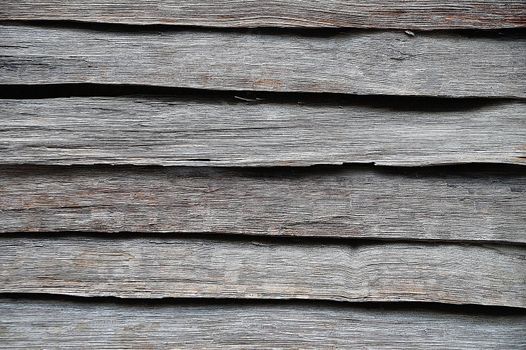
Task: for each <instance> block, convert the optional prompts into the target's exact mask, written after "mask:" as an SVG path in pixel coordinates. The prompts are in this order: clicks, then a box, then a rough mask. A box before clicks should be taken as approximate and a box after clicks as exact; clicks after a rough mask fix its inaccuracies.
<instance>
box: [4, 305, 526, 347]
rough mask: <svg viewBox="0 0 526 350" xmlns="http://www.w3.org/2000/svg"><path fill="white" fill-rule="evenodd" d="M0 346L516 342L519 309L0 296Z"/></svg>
mask: <svg viewBox="0 0 526 350" xmlns="http://www.w3.org/2000/svg"><path fill="white" fill-rule="evenodd" d="M0 313H1V315H2V317H1V318H0V329H2V332H1V333H0V348H9V349H33V348H39V349H42V348H60V349H101V348H104V349H109V348H111V349H149V348H154V349H174V348H176V349H182V348H190V349H224V348H234V349H246V348H250V349H269V348H272V349H283V348H288V349H298V348H301V349H320V348H338V349H356V348H360V349H362V348H374V349H404V350H405V349H430V348H434V349H436V348H444V349H446V348H447V349H463V350H464V349H476V350H480V349H522V348H524V346H526V341H525V339H526V317H525V316H524V315H523V314H508V315H496V314H495V313H491V314H488V313H482V314H479V315H475V314H473V313H465V314H463V313H459V312H458V311H456V310H450V311H449V310H448V311H444V310H438V309H422V308H420V309H417V310H407V309H403V308H397V307H384V308H365V307H359V306H356V305H352V306H344V305H338V306H334V305H320V306H316V305H302V304H292V305H288V304H283V305H280V304H277V305H276V304H270V305H258V304H242V305H235V304H226V305H224V304H208V305H207V304H204V305H192V304H184V303H183V304H182V305H181V304H172V305H170V304H160V305H156V304H150V303H149V304H126V303H125V304H120V303H97V302H89V301H83V302H81V303H75V302H71V301H53V300H44V301H40V300H37V301H31V300H14V299H8V298H5V299H2V300H1V301H0Z"/></svg>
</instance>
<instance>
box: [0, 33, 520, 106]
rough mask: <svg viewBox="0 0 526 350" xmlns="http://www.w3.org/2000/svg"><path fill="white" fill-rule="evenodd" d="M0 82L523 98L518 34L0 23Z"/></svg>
mask: <svg viewBox="0 0 526 350" xmlns="http://www.w3.org/2000/svg"><path fill="white" fill-rule="evenodd" d="M0 46H2V55H1V56H0V84H61V83H101V84H137V85H153V86H167V87H181V88H198V89H217V90H258V91H280V92H287V91H289V92H290V91H295V92H330V93H345V94H360V95H368V94H380V95H383V94H386V95H410V96H413V95H420V96H443V97H474V96H478V97H511V98H524V97H526V58H525V57H526V42H525V39H524V35H523V34H520V33H519V34H517V35H516V36H499V35H498V34H488V35H480V36H467V35H459V34H458V33H456V34H455V33H453V34H447V33H431V34H419V35H416V36H411V35H407V34H405V33H404V32H403V31H399V32H389V31H387V32H385V31H353V32H345V33H338V34H335V35H329V36H318V35H310V36H309V35H302V34H298V33H296V34H295V33H286V34H272V33H249V32H237V31H208V30H197V31H196V30H186V29H183V30H175V31H168V30H164V31H159V30H155V29H145V30H143V31H142V30H139V31H129V30H126V28H125V29H115V30H109V31H108V30H104V29H102V30H92V29H87V28H68V27H56V28H53V27H33V26H27V25H20V26H10V25H1V26H0Z"/></svg>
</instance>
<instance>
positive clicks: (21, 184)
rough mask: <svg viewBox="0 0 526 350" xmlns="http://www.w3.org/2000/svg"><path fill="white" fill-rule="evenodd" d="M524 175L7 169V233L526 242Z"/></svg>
mask: <svg viewBox="0 0 526 350" xmlns="http://www.w3.org/2000/svg"><path fill="white" fill-rule="evenodd" d="M525 175H526V173H525V172H524V171H522V169H520V168H511V169H509V168H504V169H502V170H495V169H493V170H484V169H477V168H475V169H473V170H471V171H467V170H466V169H463V170H462V169H448V168H446V169H441V168H436V169H429V170H420V169H413V168H410V170H407V171H394V170H387V169H382V168H377V167H356V166H353V167H345V168H336V167H331V168H321V169H316V168H314V169H313V168H306V169H294V168H284V169H273V170H265V169H260V168H259V169H246V168H245V169H225V168H196V167H176V168H160V167H153V168H152V167H42V166H37V167H14V166H11V167H2V169H0V231H1V232H48V231H88V232H93V231H98V232H149V233H154V232H173V233H175V234H178V233H219V234H241V235H246V234H250V235H271V236H316V237H347V238H375V239H389V240H400V239H401V240H437V241H464V242H466V241H472V242H484V241H498V242H512V243H526V233H525V231H524V228H525V227H526V213H525V211H524V210H523V208H525V207H526V196H524V193H525V192H526V176H525Z"/></svg>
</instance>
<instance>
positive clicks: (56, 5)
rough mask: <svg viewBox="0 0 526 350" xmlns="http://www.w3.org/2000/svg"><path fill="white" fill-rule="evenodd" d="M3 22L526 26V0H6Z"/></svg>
mask: <svg viewBox="0 0 526 350" xmlns="http://www.w3.org/2000/svg"><path fill="white" fill-rule="evenodd" d="M0 20H68V21H85V22H102V23H126V24H169V25H190V26H193V25H196V26H213V27H309V28H320V27H340V28H341V27H343V28H398V29H421V30H432V29H465V28H478V29H497V28H516V27H524V26H526V4H525V2H524V1H523V0H500V1H495V0H456V1H452V0H426V1H422V0H410V1H396V0H394V1H393V0H391V1H380V0H372V1H371V0H369V1H358V0H337V1H317V0H292V1H291V0H259V1H242V2H239V1H232V0H192V1H176V2H173V1H166V0H153V1H151V0H119V1H115V0H112V1H104V0H68V1H64V0H3V1H2V6H1V7H0Z"/></svg>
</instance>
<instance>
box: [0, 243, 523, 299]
mask: <svg viewBox="0 0 526 350" xmlns="http://www.w3.org/2000/svg"><path fill="white" fill-rule="evenodd" d="M525 290H526V249H524V248H518V247H507V246H502V247H499V246H460V245H444V244H407V243H390V244H384V243H381V244H380V243H378V244H367V245H360V246H349V245H345V244H306V243H293V242H274V243H273V242H265V241H245V240H243V241H238V240H210V239H199V238H187V239H171V238H169V237H165V238H154V237H149V238H134V237H129V238H122V237H121V239H114V238H107V236H106V237H104V236H100V237H97V236H92V237H78V236H71V237H60V236H58V237H53V236H49V237H40V238H37V237H20V238H18V237H4V238H2V240H0V292H1V293H50V294H66V295H76V296H91V297H94V296H115V297H120V298H166V297H176V298H249V299H317V300H339V301H353V302H364V301H375V302H394V301H420V302H441V303H450V304H481V305H499V306H513V307H521V308H522V307H526V294H525V293H524V291H525Z"/></svg>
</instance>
